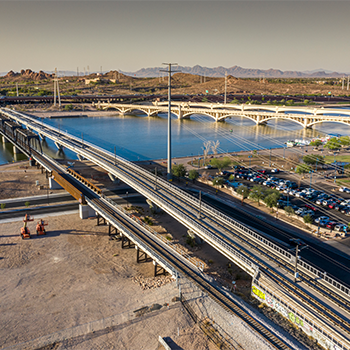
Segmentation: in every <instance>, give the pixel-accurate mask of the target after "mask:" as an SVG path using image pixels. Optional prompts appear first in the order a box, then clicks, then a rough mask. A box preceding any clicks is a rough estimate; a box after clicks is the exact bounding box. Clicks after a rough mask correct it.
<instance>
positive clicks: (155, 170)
mask: <svg viewBox="0 0 350 350" xmlns="http://www.w3.org/2000/svg"><path fill="white" fill-rule="evenodd" d="M154 175H155V185H154V187H155V190H156V191H157V167H156V168H155V169H154Z"/></svg>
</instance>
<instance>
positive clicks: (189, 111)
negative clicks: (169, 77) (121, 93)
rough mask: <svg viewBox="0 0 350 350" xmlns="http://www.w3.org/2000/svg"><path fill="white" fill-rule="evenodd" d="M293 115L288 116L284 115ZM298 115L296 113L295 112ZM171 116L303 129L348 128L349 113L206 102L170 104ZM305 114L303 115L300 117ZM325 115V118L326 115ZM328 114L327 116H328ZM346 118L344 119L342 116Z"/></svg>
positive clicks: (154, 110) (159, 109)
mask: <svg viewBox="0 0 350 350" xmlns="http://www.w3.org/2000/svg"><path fill="white" fill-rule="evenodd" d="M93 106H96V107H97V108H99V109H104V110H109V109H115V110H117V111H119V112H120V113H121V114H126V113H132V112H133V111H141V112H143V113H145V114H147V116H149V117H151V116H156V115H158V113H167V112H168V104H167V103H154V104H153V105H150V104H148V105H147V104H144V105H142V104H122V103H101V102H98V103H96V104H93ZM288 111H289V112H294V113H287V112H288ZM295 112H298V113H295ZM171 113H172V114H173V115H175V116H176V117H177V118H178V119H185V118H190V117H191V116H192V115H204V116H208V117H210V118H212V119H214V120H215V122H219V121H224V120H225V119H227V118H232V117H244V118H247V119H250V120H252V121H253V122H255V123H256V124H257V125H261V124H266V123H267V122H268V121H269V120H274V119H284V120H290V121H293V122H295V123H298V124H300V125H301V126H302V127H304V128H311V127H312V126H313V125H315V124H319V123H324V122H332V123H342V124H346V125H350V110H349V111H347V110H342V109H335V108H332V109H325V108H304V107H285V106H283V107H281V106H276V107H275V106H261V105H255V106H254V105H245V104H244V105H231V104H225V105H222V104H205V103H183V102H179V103H176V102H175V103H172V107H171ZM302 113H304V114H302ZM325 113H327V115H325ZM328 114H330V115H328ZM344 115H345V116H344Z"/></svg>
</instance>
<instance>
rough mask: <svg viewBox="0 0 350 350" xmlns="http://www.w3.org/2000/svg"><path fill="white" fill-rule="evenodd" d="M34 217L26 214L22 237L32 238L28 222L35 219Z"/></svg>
mask: <svg viewBox="0 0 350 350" xmlns="http://www.w3.org/2000/svg"><path fill="white" fill-rule="evenodd" d="M33 220H34V218H32V217H31V216H30V215H28V214H26V215H25V216H24V219H23V222H24V225H23V227H22V228H21V237H22V239H25V238H30V231H29V228H28V227H27V222H28V221H33Z"/></svg>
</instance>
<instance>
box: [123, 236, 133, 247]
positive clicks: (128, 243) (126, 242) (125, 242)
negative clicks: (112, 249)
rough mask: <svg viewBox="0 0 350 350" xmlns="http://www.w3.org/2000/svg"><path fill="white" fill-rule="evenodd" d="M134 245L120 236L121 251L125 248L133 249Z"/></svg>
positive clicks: (126, 238)
mask: <svg viewBox="0 0 350 350" xmlns="http://www.w3.org/2000/svg"><path fill="white" fill-rule="evenodd" d="M134 247H135V244H134V243H132V242H131V241H130V239H129V238H128V237H126V236H124V235H122V249H125V248H134Z"/></svg>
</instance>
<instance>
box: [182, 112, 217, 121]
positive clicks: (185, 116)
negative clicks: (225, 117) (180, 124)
mask: <svg viewBox="0 0 350 350" xmlns="http://www.w3.org/2000/svg"><path fill="white" fill-rule="evenodd" d="M194 114H197V115H203V116H206V117H210V118H212V119H214V120H216V118H215V117H214V116H213V115H211V114H209V113H196V112H188V113H184V114H183V115H182V118H181V119H190V117H191V116H192V115H194Z"/></svg>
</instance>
